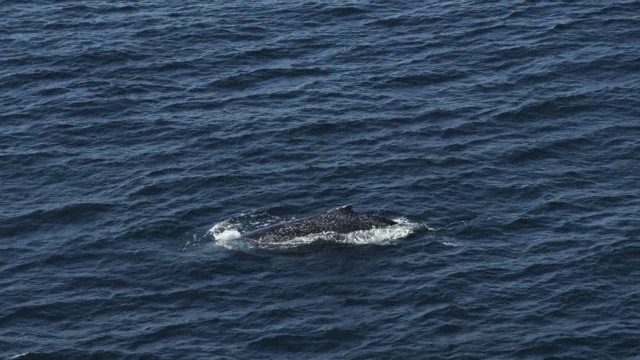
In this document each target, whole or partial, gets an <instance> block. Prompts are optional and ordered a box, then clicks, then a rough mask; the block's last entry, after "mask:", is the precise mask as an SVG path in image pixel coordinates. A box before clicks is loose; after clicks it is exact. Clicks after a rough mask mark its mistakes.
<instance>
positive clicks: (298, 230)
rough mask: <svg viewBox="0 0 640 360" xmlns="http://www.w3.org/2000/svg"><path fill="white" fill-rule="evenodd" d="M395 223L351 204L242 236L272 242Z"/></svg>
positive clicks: (373, 227)
mask: <svg viewBox="0 0 640 360" xmlns="http://www.w3.org/2000/svg"><path fill="white" fill-rule="evenodd" d="M396 224H397V223H396V222H395V221H393V220H389V219H387V218H385V217H382V216H378V215H372V214H358V213H355V212H354V211H353V210H352V206H351V205H345V206H342V207H339V208H336V209H333V210H330V211H328V212H326V213H324V214H322V215H316V216H311V217H307V218H303V219H299V220H294V221H288V222H284V223H280V224H275V225H271V226H267V227H265V228H262V229H258V230H255V231H253V232H250V233H247V234H245V235H243V236H242V237H243V238H244V239H249V240H251V241H258V242H268V243H274V242H278V241H284V240H289V239H292V238H296V237H301V236H305V235H312V234H323V233H340V234H346V233H350V232H354V231H358V230H370V229H378V228H384V227H388V226H391V225H396Z"/></svg>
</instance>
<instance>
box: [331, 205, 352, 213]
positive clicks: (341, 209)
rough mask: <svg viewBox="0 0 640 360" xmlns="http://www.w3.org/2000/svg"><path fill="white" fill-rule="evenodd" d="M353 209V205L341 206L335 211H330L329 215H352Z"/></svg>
mask: <svg viewBox="0 0 640 360" xmlns="http://www.w3.org/2000/svg"><path fill="white" fill-rule="evenodd" d="M352 207H353V205H351V204H348V205H344V206H340V207H338V208H335V209H333V210H329V213H352V212H353V210H351V208H352Z"/></svg>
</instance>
